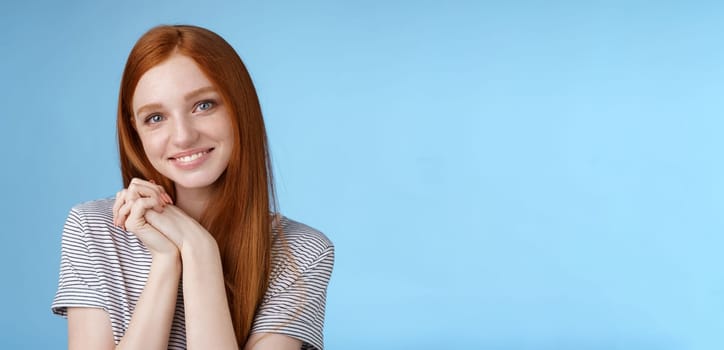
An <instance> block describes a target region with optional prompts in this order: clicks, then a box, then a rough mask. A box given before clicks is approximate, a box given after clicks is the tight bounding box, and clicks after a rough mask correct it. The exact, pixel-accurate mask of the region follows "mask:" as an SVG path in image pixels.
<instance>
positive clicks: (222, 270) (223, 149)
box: [52, 25, 334, 350]
mask: <svg viewBox="0 0 724 350" xmlns="http://www.w3.org/2000/svg"><path fill="white" fill-rule="evenodd" d="M117 128H118V143H119V151H120V162H121V172H122V177H123V185H124V188H123V189H122V190H120V191H119V192H118V193H117V194H116V196H115V197H112V198H106V199H101V200H96V201H90V202H86V203H82V204H79V205H76V206H75V207H73V208H72V209H71V211H70V213H69V215H68V218H67V220H66V223H65V226H64V228H63V239H62V252H61V263H60V278H59V283H58V291H57V293H56V296H55V299H54V300H53V305H52V310H53V312H54V313H56V314H59V315H62V316H66V317H67V318H68V346H69V348H70V349H73V350H76V349H94V350H96V349H320V350H321V349H323V338H322V333H323V332H322V328H323V325H324V313H325V301H326V290H327V285H328V283H329V278H330V276H331V273H332V266H333V264H334V246H333V245H332V243H331V242H330V241H329V239H328V238H327V237H326V236H324V235H323V234H322V233H320V232H319V231H317V230H315V229H313V228H311V227H309V226H306V225H304V224H302V223H299V222H296V221H293V220H291V219H288V218H286V217H284V216H281V215H280V214H278V213H277V211H276V206H275V203H276V202H275V199H274V186H273V178H272V171H271V164H270V160H269V152H268V146H267V139H266V131H265V128H264V121H263V119H262V113H261V108H260V105H259V100H258V98H257V95H256V91H255V89H254V85H253V83H252V81H251V78H250V76H249V73H248V72H247V70H246V68H245V66H244V64H243V63H242V61H241V59H240V58H239V56H238V55H237V54H236V52H235V51H234V49H233V48H232V47H231V46H230V45H229V44H228V43H227V42H226V41H225V40H224V39H222V38H221V37H220V36H218V35H217V34H215V33H213V32H211V31H209V30H206V29H203V28H199V27H195V26H184V25H179V26H160V27H156V28H153V29H151V30H150V31H148V32H147V33H146V34H144V35H143V36H142V37H141V38H140V39H139V40H138V42H137V43H136V45H135V46H134V47H133V49H132V50H131V53H130V55H129V57H128V61H127V62H126V67H125V70H124V72H123V77H122V80H121V87H120V93H119V102H118V118H117Z"/></svg>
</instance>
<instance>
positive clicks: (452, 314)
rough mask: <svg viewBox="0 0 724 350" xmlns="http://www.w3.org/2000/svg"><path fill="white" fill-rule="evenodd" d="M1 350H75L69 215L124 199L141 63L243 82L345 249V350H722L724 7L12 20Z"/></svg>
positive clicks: (193, 9)
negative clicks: (131, 55) (189, 27)
mask: <svg viewBox="0 0 724 350" xmlns="http://www.w3.org/2000/svg"><path fill="white" fill-rule="evenodd" d="M0 9H1V10H2V11H0V16H2V21H0V27H1V29H2V30H0V52H2V55H0V60H2V61H1V62H2V64H1V65H0V80H1V81H2V85H1V87H0V90H1V91H0V99H1V101H2V104H1V106H2V113H1V114H0V115H1V116H0V118H2V123H1V124H0V125H1V126H0V143H1V145H2V147H1V149H2V152H3V156H2V162H1V164H2V165H0V166H2V171H0V186H2V189H1V190H2V192H0V193H2V195H3V199H2V201H0V206H1V208H0V209H2V210H0V213H1V214H0V215H2V218H1V219H2V220H1V222H2V223H3V228H2V229H1V230H0V231H2V232H1V234H0V275H1V276H3V280H4V281H3V287H2V288H1V289H0V300H3V301H4V306H3V312H2V315H1V316H0V348H2V349H16V348H17V349H21V348H22V349H53V348H55V349H60V348H65V346H66V341H67V335H66V321H65V320H63V319H62V318H59V317H56V316H53V315H52V314H51V312H50V303H51V301H52V298H53V296H54V293H55V289H56V286H57V278H58V266H59V258H60V237H61V236H60V235H61V231H62V226H63V223H64V220H65V217H66V215H67V214H68V211H69V209H70V208H71V207H72V206H73V205H75V204H77V203H80V202H84V201H88V200H92V199H97V198H101V197H106V196H110V195H113V194H114V193H115V192H116V191H118V190H119V189H120V186H121V178H120V171H119V166H118V155H117V146H116V139H115V124H114V123H115V112H116V102H117V100H116V99H117V94H118V85H119V81H120V76H121V72H122V69H123V65H124V62H125V59H126V57H127V55H128V52H129V51H130V49H131V47H132V46H133V44H134V42H135V40H136V39H137V38H138V37H139V36H140V35H141V34H142V33H144V32H145V31H146V30H148V29H149V28H151V27H152V26H154V25H157V24H162V23H164V24H177V23H190V24H196V25H201V26H205V27H208V28H209V29H212V30H214V31H216V32H217V33H219V34H220V35H222V36H223V37H224V38H226V39H227V40H228V41H229V42H230V43H231V44H232V46H234V47H235V48H236V49H237V51H238V52H239V53H240V55H241V57H242V58H243V59H244V60H245V63H246V64H247V66H248V68H249V70H250V72H251V74H252V77H253V79H254V81H255V84H256V87H257V89H258V93H259V96H260V99H261V103H262V108H263V111H264V115H265V118H266V122H267V128H268V133H269V138H270V142H271V151H272V155H273V161H274V165H275V170H276V176H277V188H278V191H279V199H280V204H281V209H282V211H283V212H284V214H286V215H287V216H289V217H291V218H293V219H296V220H299V221H302V222H304V223H307V224H309V225H310V226H313V227H315V228H318V229H320V230H321V231H323V232H325V233H326V234H327V235H328V236H329V237H330V238H331V239H332V241H333V242H334V243H335V245H336V265H335V270H334V274H333V276H332V281H331V283H330V285H329V290H328V303H327V318H326V327H325V338H326V345H327V348H328V349H369V348H372V349H411V348H415V349H443V348H444V349H506V350H522V349H551V350H552V349H556V350H559V349H564V350H565V349H636V350H647V349H652V350H653V349H656V350H678V349H689V350H709V349H711V350H715V349H723V348H724V317H723V316H724V301H723V300H724V273H722V266H724V255H723V254H722V253H721V250H722V245H723V244H724V236H723V235H722V232H723V229H724V221H723V218H724V215H722V214H723V209H724V200H723V199H724V166H723V165H722V164H724V162H723V160H722V158H723V157H722V150H724V138H722V137H721V134H722V128H723V127H724V119H722V116H721V111H722V101H724V99H722V97H721V95H722V92H723V91H724V89H723V88H724V45H722V35H723V34H724V5H722V4H721V3H720V2H713V1H712V2H697V1H686V2H685V1H679V2H677V1H507V2H504V1H499V2H493V1H490V2H486V1H286V2H283V1H214V0H211V1H203V2H202V1H151V2H148V1H139V0H132V1H90V0H87V1H32V0H29V1H22V2H15V1H5V2H3V3H2V5H0Z"/></svg>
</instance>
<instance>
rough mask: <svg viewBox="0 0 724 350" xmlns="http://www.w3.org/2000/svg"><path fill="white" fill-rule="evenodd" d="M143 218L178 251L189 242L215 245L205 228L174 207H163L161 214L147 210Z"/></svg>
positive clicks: (170, 205)
mask: <svg viewBox="0 0 724 350" xmlns="http://www.w3.org/2000/svg"><path fill="white" fill-rule="evenodd" d="M145 218H146V220H147V221H148V223H149V224H151V225H152V226H153V227H154V228H156V229H158V230H159V231H160V232H162V233H163V235H164V236H166V237H167V238H168V239H170V240H171V241H172V242H173V243H174V244H175V245H176V247H177V248H178V250H179V251H181V250H182V248H183V247H184V246H188V245H189V243H190V242H193V243H192V244H198V243H204V242H206V243H210V242H213V243H214V244H215V243H216V240H215V239H214V238H213V237H212V236H211V234H210V233H209V231H206V228H204V227H203V226H201V224H200V223H199V222H198V221H196V220H195V219H194V218H192V217H191V216H189V215H188V214H186V212H184V211H183V210H182V209H181V208H179V207H177V206H175V205H172V204H169V205H167V206H165V207H164V210H163V211H162V212H157V211H154V210H148V211H146V213H145Z"/></svg>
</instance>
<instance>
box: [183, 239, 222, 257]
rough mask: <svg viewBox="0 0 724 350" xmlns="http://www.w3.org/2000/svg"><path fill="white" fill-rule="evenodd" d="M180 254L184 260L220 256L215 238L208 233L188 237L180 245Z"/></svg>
mask: <svg viewBox="0 0 724 350" xmlns="http://www.w3.org/2000/svg"><path fill="white" fill-rule="evenodd" d="M180 254H181V259H182V260H184V261H192V260H198V259H200V258H203V257H214V258H215V257H220V255H219V246H218V244H217V243H216V239H214V237H212V236H211V235H210V234H206V235H195V236H192V237H190V238H189V239H188V240H186V241H185V242H184V244H183V246H182V247H181V250H180Z"/></svg>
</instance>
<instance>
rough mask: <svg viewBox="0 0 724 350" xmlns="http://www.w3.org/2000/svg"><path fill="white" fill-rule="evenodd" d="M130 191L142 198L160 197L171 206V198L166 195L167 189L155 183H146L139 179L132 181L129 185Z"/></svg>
mask: <svg viewBox="0 0 724 350" xmlns="http://www.w3.org/2000/svg"><path fill="white" fill-rule="evenodd" d="M128 189H129V190H131V191H134V192H136V193H138V195H139V196H140V197H153V196H158V197H159V198H161V199H162V200H163V201H164V202H167V203H168V204H171V202H172V201H171V197H170V196H169V195H168V194H167V193H166V189H165V188H163V186H161V185H156V184H155V182H152V181H146V180H142V179H139V178H133V179H131V183H130V184H129V185H128Z"/></svg>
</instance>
